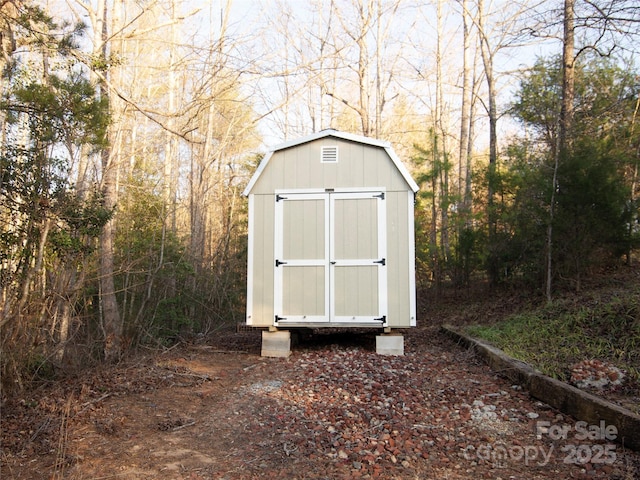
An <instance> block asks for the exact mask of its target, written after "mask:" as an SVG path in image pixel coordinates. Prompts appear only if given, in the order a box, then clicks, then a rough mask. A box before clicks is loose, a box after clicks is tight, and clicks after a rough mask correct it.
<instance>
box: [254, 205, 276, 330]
mask: <svg viewBox="0 0 640 480" xmlns="http://www.w3.org/2000/svg"><path fill="white" fill-rule="evenodd" d="M253 202H254V203H253V206H254V209H255V212H253V214H252V215H253V218H254V230H255V231H254V232H253V240H254V244H253V249H254V254H253V275H252V277H253V278H251V279H249V281H250V282H253V299H252V305H251V306H250V310H251V312H252V313H251V315H252V318H251V321H252V325H254V326H269V325H272V324H273V315H274V313H273V266H274V263H275V258H274V248H273V239H274V237H273V233H274V232H273V226H274V222H275V219H274V210H273V202H274V197H273V195H256V196H255V197H254V200H253Z"/></svg>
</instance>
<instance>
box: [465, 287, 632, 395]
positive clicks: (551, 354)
mask: <svg viewBox="0 0 640 480" xmlns="http://www.w3.org/2000/svg"><path fill="white" fill-rule="evenodd" d="M467 331H468V333H469V334H470V335H472V336H475V337H479V338H482V339H485V340H486V341H488V342H490V343H492V344H494V345H495V346H497V347H498V348H500V349H502V350H503V351H505V352H506V353H507V354H508V355H510V356H512V357H514V358H517V359H519V360H522V361H524V362H526V363H528V364H530V365H532V366H533V367H535V368H537V369H538V370H540V371H541V372H543V373H544V374H546V375H549V376H551V377H554V378H557V379H560V380H563V381H567V380H569V377H570V366H571V365H573V364H575V363H577V362H580V361H582V360H592V359H598V360H603V361H607V362H609V363H611V364H613V365H615V366H617V367H618V368H620V369H622V370H624V371H625V372H626V373H627V382H626V386H625V389H626V393H628V394H631V395H633V396H638V395H640V285H627V286H625V288H624V289H614V290H609V291H604V292H602V291H599V292H593V293H590V294H588V295H585V296H580V297H575V298H565V299H562V300H557V301H555V302H553V303H550V304H548V305H546V306H544V307H540V308H537V309H531V310H527V311H525V312H521V313H518V314H513V315H510V316H507V317H506V318H505V319H504V320H502V321H500V322H497V323H495V324H492V325H474V326H468V327H467Z"/></svg>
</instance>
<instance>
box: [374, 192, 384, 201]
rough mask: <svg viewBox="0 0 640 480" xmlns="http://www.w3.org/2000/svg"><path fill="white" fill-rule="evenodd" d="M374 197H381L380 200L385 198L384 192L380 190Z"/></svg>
mask: <svg viewBox="0 0 640 480" xmlns="http://www.w3.org/2000/svg"><path fill="white" fill-rule="evenodd" d="M373 198H379V199H380V200H384V192H380V193H379V194H378V195H374V196H373Z"/></svg>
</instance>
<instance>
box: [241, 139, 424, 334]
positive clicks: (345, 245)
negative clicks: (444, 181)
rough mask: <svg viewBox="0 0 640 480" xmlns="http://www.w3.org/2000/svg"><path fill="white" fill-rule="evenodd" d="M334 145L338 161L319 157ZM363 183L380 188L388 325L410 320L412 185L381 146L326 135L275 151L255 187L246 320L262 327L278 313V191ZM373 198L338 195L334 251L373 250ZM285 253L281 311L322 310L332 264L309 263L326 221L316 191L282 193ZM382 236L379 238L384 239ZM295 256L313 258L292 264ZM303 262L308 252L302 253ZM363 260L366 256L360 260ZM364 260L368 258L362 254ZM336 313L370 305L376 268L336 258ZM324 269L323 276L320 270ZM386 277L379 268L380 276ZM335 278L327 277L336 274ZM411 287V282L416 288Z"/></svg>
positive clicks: (353, 255) (320, 252)
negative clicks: (302, 196) (289, 197)
mask: <svg viewBox="0 0 640 480" xmlns="http://www.w3.org/2000/svg"><path fill="white" fill-rule="evenodd" d="M322 146H337V147H338V162H336V163H322V162H321V147H322ZM334 189H335V190H336V191H342V192H345V191H349V190H350V189H355V190H354V191H362V190H363V189H372V191H373V190H374V189H383V190H384V191H385V200H384V201H383V202H382V204H381V205H384V208H385V212H386V231H385V233H386V252H385V258H386V265H387V268H386V269H385V270H384V271H385V272H386V273H385V275H386V285H387V289H386V290H387V298H386V303H387V305H386V312H387V321H388V326H389V327H392V328H406V327H409V326H411V325H415V280H414V276H415V251H414V245H415V243H414V237H413V236H414V231H413V191H412V190H411V189H410V186H409V185H408V184H407V180H406V178H405V177H403V175H402V173H401V172H400V171H399V170H398V169H397V168H396V166H395V164H394V163H393V161H392V160H391V158H390V157H389V155H388V154H387V152H386V151H385V149H384V148H382V147H378V146H375V145H369V144H366V143H359V142H356V141H351V140H347V139H343V138H336V137H324V138H320V139H318V140H315V141H311V142H308V143H303V144H298V145H295V146H292V147H290V148H283V149H281V150H276V151H274V152H273V153H272V156H271V158H270V160H269V163H268V166H267V168H265V170H264V171H263V172H262V173H261V175H260V176H259V177H258V178H257V180H256V182H255V184H253V187H252V188H251V193H250V195H251V197H252V199H251V201H250V205H251V206H252V211H251V212H250V215H251V220H250V221H251V225H252V228H253V231H252V233H251V236H250V240H251V242H252V244H251V245H250V249H251V250H252V254H251V256H250V262H251V265H250V269H249V270H250V272H251V278H249V279H248V283H249V289H250V293H251V294H250V295H249V296H248V299H247V300H248V302H251V304H250V305H249V304H248V305H247V311H248V314H250V315H251V324H252V325H254V326H262V327H267V326H271V325H273V321H274V303H275V302H274V300H275V299H274V289H275V280H274V264H275V222H276V216H275V204H276V202H275V192H276V191H282V192H299V191H303V190H306V191H313V192H324V191H333V190H334ZM377 201H378V200H376V199H358V200H355V199H350V198H342V199H340V198H339V196H336V200H335V202H336V208H335V218H332V219H331V220H332V221H333V222H334V223H333V228H334V229H335V232H334V233H335V235H334V238H337V239H338V240H337V242H336V244H335V245H334V246H333V248H334V250H333V256H334V257H335V259H337V260H340V259H343V260H354V261H356V262H357V261H358V260H364V259H371V258H377V256H378V250H379V246H378V245H377V235H376V233H375V232H377V229H378V224H377V221H378V220H377V218H376V215H375V214H372V212H375V211H376V206H375V205H376V202H377ZM285 204H286V205H285V206H284V208H286V209H287V210H286V211H285V212H284V218H285V219H289V221H285V222H284V223H283V232H282V234H283V239H282V242H283V243H282V244H281V245H282V249H283V256H284V257H285V258H289V259H291V260H294V261H293V262H291V264H289V265H286V266H285V267H286V268H284V269H283V270H282V272H283V275H284V276H283V278H282V281H283V286H286V288H284V295H283V298H282V308H283V311H285V312H287V313H288V314H291V315H297V316H305V315H309V316H317V317H322V316H327V315H328V314H329V312H328V311H325V308H327V307H326V305H327V304H326V303H325V302H324V298H325V297H326V295H328V291H327V288H328V287H327V282H328V278H330V276H329V274H328V270H327V269H325V268H324V267H320V266H317V263H316V264H315V265H314V262H313V260H315V259H323V258H324V255H325V252H326V250H327V248H329V246H328V245H325V239H326V238H327V235H326V232H327V230H326V229H327V228H328V226H327V225H326V224H325V215H324V213H323V212H324V210H323V209H324V208H325V204H324V201H322V200H316V199H313V198H312V199H307V200H304V201H292V202H285ZM381 245H384V244H381ZM295 260H300V261H304V260H311V264H310V265H309V264H307V265H295V263H296V262H295ZM301 263H305V262H301ZM360 263H362V262H360ZM365 263H366V262H365ZM333 272H334V273H333V278H334V281H335V292H334V295H335V298H334V300H335V303H334V307H333V308H334V309H335V312H334V313H335V315H336V316H342V317H347V316H354V317H357V316H370V315H375V314H376V311H374V309H373V307H372V305H377V304H378V302H379V301H381V299H380V298H378V297H379V295H378V290H377V288H376V286H377V284H378V280H379V277H378V276H379V275H381V274H380V269H379V268H378V267H377V266H375V265H373V266H371V267H369V266H368V265H367V266H362V265H361V266H359V267H358V268H352V267H350V266H348V265H345V266H340V265H339V262H338V264H337V265H334V267H333ZM325 276H326V278H325ZM380 278H384V277H380ZM332 281H333V280H332ZM412 289H413V290H414V291H412Z"/></svg>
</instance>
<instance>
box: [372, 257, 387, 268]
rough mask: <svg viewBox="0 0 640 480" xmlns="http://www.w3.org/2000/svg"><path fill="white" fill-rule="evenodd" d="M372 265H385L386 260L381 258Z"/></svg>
mask: <svg viewBox="0 0 640 480" xmlns="http://www.w3.org/2000/svg"><path fill="white" fill-rule="evenodd" d="M373 263H379V264H380V265H383V266H384V265H386V264H387V259H386V258H383V259H382V260H375V261H374V262H373Z"/></svg>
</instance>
